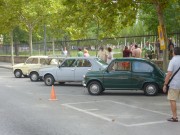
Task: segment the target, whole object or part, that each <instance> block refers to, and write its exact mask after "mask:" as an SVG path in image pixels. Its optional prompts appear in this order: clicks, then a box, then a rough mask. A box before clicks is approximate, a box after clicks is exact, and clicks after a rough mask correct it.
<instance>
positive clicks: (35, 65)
mask: <svg viewBox="0 0 180 135" xmlns="http://www.w3.org/2000/svg"><path fill="white" fill-rule="evenodd" d="M50 58H52V57H50V56H30V57H29V58H27V60H26V61H25V62H24V63H19V64H15V65H14V66H13V73H14V76H15V77H16V78H21V77H22V76H24V77H27V76H28V75H29V73H30V71H31V69H39V68H41V67H42V66H44V65H49V64H50V63H49V61H50Z"/></svg>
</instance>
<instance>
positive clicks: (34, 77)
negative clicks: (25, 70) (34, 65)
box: [30, 72, 39, 82]
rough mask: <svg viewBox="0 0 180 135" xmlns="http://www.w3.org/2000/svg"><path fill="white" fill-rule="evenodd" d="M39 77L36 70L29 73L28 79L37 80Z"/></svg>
mask: <svg viewBox="0 0 180 135" xmlns="http://www.w3.org/2000/svg"><path fill="white" fill-rule="evenodd" d="M38 79H39V74H38V73H37V72H32V73H30V80H31V81H32V82H37V81H38Z"/></svg>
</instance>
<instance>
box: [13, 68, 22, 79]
mask: <svg viewBox="0 0 180 135" xmlns="http://www.w3.org/2000/svg"><path fill="white" fill-rule="evenodd" d="M14 76H15V77H16V78H21V77H22V71H21V70H20V69H18V70H15V71H14Z"/></svg>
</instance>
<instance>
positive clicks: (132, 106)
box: [109, 100, 171, 116]
mask: <svg viewBox="0 0 180 135" xmlns="http://www.w3.org/2000/svg"><path fill="white" fill-rule="evenodd" d="M109 101H111V102H113V103H116V104H120V105H124V106H128V107H131V108H136V109H141V110H144V111H148V112H153V113H157V114H161V115H165V116H171V115H170V114H167V113H162V112H159V111H154V110H150V109H146V108H142V107H137V106H134V105H129V104H125V103H121V102H116V101H112V100H109Z"/></svg>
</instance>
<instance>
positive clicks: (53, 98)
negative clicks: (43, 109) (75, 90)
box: [49, 85, 58, 100]
mask: <svg viewBox="0 0 180 135" xmlns="http://www.w3.org/2000/svg"><path fill="white" fill-rule="evenodd" d="M49 100H58V99H57V98H56V94H55V91H54V85H52V90H51V96H50V99H49Z"/></svg>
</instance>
